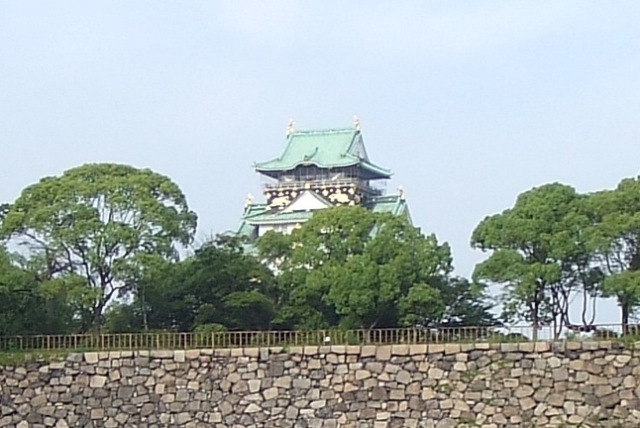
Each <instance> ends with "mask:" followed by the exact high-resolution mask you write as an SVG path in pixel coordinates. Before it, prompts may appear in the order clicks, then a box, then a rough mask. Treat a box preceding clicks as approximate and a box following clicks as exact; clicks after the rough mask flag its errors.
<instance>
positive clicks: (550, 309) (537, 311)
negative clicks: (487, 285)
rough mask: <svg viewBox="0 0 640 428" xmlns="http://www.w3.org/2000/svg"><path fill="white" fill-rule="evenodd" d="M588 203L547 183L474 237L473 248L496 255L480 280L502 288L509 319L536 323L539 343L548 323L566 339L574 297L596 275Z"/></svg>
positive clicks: (478, 271) (480, 271) (478, 274)
mask: <svg viewBox="0 0 640 428" xmlns="http://www.w3.org/2000/svg"><path fill="white" fill-rule="evenodd" d="M583 204H584V197H583V196H581V195H579V194H578V193H577V192H576V191H575V190H574V189H573V188H572V187H570V186H566V185H563V184H559V183H553V184H547V185H544V186H541V187H537V188H534V189H532V190H529V191H527V192H524V193H523V194H521V195H519V196H518V198H517V200H516V203H515V205H514V207H513V208H511V209H508V210H505V211H503V212H502V213H500V214H496V215H493V216H490V217H487V218H485V219H484V220H483V221H482V222H481V223H480V224H479V225H478V226H477V227H476V229H475V230H474V232H473V234H472V237H471V244H472V246H474V247H475V248H479V249H481V250H483V251H491V255H490V257H489V258H488V259H487V260H485V261H484V262H482V263H480V264H478V265H477V266H476V268H475V270H474V279H476V280H479V281H490V282H493V283H497V284H500V285H502V286H503V287H504V290H505V293H504V296H503V298H504V307H503V317H504V319H505V320H506V321H511V320H516V319H524V320H527V321H529V322H531V323H532V326H533V329H534V339H535V338H536V337H537V333H538V329H539V328H540V327H541V326H542V325H544V324H546V323H552V324H553V326H554V333H555V335H556V336H557V335H559V334H560V332H561V330H562V328H563V327H564V326H567V325H568V324H569V320H568V306H569V302H570V300H571V298H570V294H571V293H572V292H573V291H576V290H577V288H578V287H581V286H583V285H584V284H587V278H589V277H590V276H591V275H592V267H591V254H590V252H589V250H588V246H587V244H586V242H585V238H584V236H583V231H584V229H585V228H586V227H588V225H589V224H590V220H589V216H588V215H586V213H585V210H584V205H583Z"/></svg>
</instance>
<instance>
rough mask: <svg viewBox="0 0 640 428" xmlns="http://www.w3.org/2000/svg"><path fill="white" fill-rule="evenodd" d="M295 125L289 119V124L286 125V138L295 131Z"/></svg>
mask: <svg viewBox="0 0 640 428" xmlns="http://www.w3.org/2000/svg"><path fill="white" fill-rule="evenodd" d="M295 128H296V123H295V122H294V121H293V118H291V119H289V124H288V125H287V137H288V136H289V135H291V134H293V132H294V131H295V130H296V129H295Z"/></svg>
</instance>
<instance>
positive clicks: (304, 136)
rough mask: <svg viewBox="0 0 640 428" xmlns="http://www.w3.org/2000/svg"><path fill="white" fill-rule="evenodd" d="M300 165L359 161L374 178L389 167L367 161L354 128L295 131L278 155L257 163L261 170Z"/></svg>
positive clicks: (342, 164)
mask: <svg viewBox="0 0 640 428" xmlns="http://www.w3.org/2000/svg"><path fill="white" fill-rule="evenodd" d="M299 165H316V166H318V167H320V168H339V167H347V166H354V165H359V166H361V167H362V168H363V169H366V170H367V171H368V172H370V173H371V174H373V175H374V176H375V177H377V178H389V177H390V176H391V171H390V170H388V169H386V168H382V167H380V166H377V165H374V164H373V163H371V162H369V157H368V156H367V152H366V150H365V147H364V141H363V139H362V135H361V133H360V131H359V130H357V129H354V128H347V129H330V130H322V131H295V132H293V133H291V134H290V135H289V136H288V137H287V144H286V146H285V149H284V151H283V152H282V154H281V155H280V157H278V158H276V159H272V160H270V161H267V162H260V163H257V164H256V170H257V171H258V172H262V173H268V172H274V171H289V170H292V169H294V168H295V167H297V166H299Z"/></svg>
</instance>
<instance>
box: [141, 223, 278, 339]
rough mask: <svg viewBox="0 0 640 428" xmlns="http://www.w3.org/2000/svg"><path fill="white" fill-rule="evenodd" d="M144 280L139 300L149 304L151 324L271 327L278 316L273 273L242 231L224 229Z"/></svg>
mask: <svg viewBox="0 0 640 428" xmlns="http://www.w3.org/2000/svg"><path fill="white" fill-rule="evenodd" d="M142 281H143V282H142V284H143V285H144V290H145V292H144V294H143V293H138V295H137V297H136V302H134V306H135V307H136V308H143V307H144V308H146V314H147V317H148V324H149V328H151V329H174V330H180V331H188V330H195V329H198V328H200V327H202V326H206V325H214V324H215V325H223V326H225V327H226V328H227V329H229V330H254V329H268V328H269V327H270V325H271V321H272V319H273V318H274V316H275V303H274V298H273V292H274V290H273V288H272V274H271V272H270V271H269V269H268V268H267V267H266V266H265V265H263V264H262V263H260V262H259V261H258V259H256V258H255V257H253V256H251V255H249V254H246V253H245V252H244V249H243V243H242V241H241V240H240V239H239V238H237V237H233V236H224V235H219V236H217V237H216V238H214V239H213V240H212V241H209V242H206V243H204V244H203V245H202V247H200V248H198V249H197V250H196V251H195V253H194V255H193V256H192V257H190V258H188V259H185V260H184V261H182V262H180V263H167V264H166V265H165V266H164V267H162V266H157V267H156V269H153V270H149V271H148V272H147V276H145V277H143V279H142ZM142 298H144V299H145V301H144V303H142V302H141V301H140V299H142Z"/></svg>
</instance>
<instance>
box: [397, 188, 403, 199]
mask: <svg viewBox="0 0 640 428" xmlns="http://www.w3.org/2000/svg"><path fill="white" fill-rule="evenodd" d="M398 196H399V197H400V200H401V201H404V188H403V187H402V186H398Z"/></svg>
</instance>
